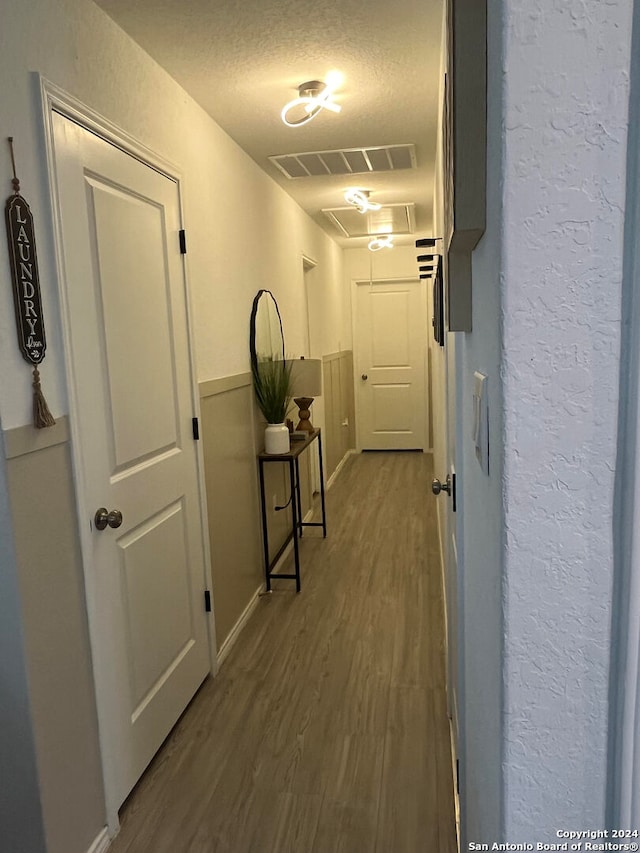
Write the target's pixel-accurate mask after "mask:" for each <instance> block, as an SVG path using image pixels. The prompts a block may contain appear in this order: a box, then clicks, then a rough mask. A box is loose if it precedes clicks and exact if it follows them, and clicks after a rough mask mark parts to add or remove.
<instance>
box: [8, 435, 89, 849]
mask: <svg viewBox="0 0 640 853" xmlns="http://www.w3.org/2000/svg"><path fill="white" fill-rule="evenodd" d="M68 440H69V430H68V423H67V418H60V419H59V421H58V423H57V424H56V425H55V426H54V427H51V428H49V429H43V430H35V429H34V428H33V427H32V426H24V427H18V428H16V429H12V430H8V431H6V432H4V433H3V443H4V452H5V456H6V457H7V478H8V489H9V499H10V502H11V513H12V516H13V529H14V537H15V548H16V554H17V558H18V565H19V584H20V594H21V598H22V608H23V620H24V622H23V624H24V635H25V646H26V651H27V662H28V663H27V667H28V678H29V690H30V696H31V712H32V716H33V730H34V737H35V743H36V752H37V762H38V775H39V781H40V792H41V800H42V810H43V816H44V823H45V830H46V836H47V850H48V851H49V853H83V851H86V850H87V849H88V847H89V845H90V844H91V842H92V841H93V839H94V838H95V837H96V835H97V833H98V832H101V831H102V829H103V827H104V824H105V806H104V792H103V787H102V768H101V763H100V748H99V742H98V719H97V712H96V705H95V694H94V686H93V675H92V664H91V651H90V646H89V628H88V621H87V611H86V601H85V592H84V575H83V570H82V559H81V553H80V543H79V535H78V523H77V512H76V501H75V494H74V484H73V470H72V466H71V456H70V448H69V441H68ZM1 846H2V845H1V844H0V847H1Z"/></svg>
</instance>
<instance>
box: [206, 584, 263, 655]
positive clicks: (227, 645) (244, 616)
mask: <svg viewBox="0 0 640 853" xmlns="http://www.w3.org/2000/svg"><path fill="white" fill-rule="evenodd" d="M263 590H264V583H262V584H260V586H259V587H258V589H257V590H256V591H255V592H254V594H253V596H252V597H251V599H250V601H249V603H248V604H247V606H246V607H245V609H244V610H243V611H242V613H241V614H240V617H239V619H238V621H237V622H236V624H235V625H234V626H233V628H232V629H231V631H230V632H229V633H228V634H227V638H226V639H225V641H224V643H223V644H222V645H221V646H220V650H219V652H218V656H217V658H216V660H217V662H218V668H220V666H221V665H222V663H223V661H224V660H225V658H226V657H227V655H228V654H229V652H230V651H231V649H232V648H233V646H234V644H235V642H236V640H237V639H238V637H239V636H240V633H241V632H242V629H243V628H244V626H245V625H246V624H247V622H248V621H249V618H250V616H251V614H252V613H253V611H254V610H255V609H256V607H257V606H258V601H260V597H259V596H260V593H261V592H262V591H263Z"/></svg>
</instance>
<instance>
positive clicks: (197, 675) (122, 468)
mask: <svg viewBox="0 0 640 853" xmlns="http://www.w3.org/2000/svg"><path fill="white" fill-rule="evenodd" d="M53 127H54V148H55V172H56V174H55V183H56V186H57V196H58V204H59V213H60V223H61V231H62V235H61V236H62V246H63V262H64V269H65V276H64V277H65V282H66V284H65V291H64V294H63V295H64V297H65V299H66V303H67V305H66V317H67V323H68V336H69V344H70V353H69V367H70V374H71V376H72V380H71V389H70V391H71V394H72V397H73V400H72V406H71V409H72V421H73V423H74V424H75V428H74V445H75V447H74V453H75V457H74V458H75V463H76V474H77V478H78V500H79V506H80V520H81V527H82V532H83V536H84V561H85V574H86V583H87V600H88V607H89V621H90V631H91V640H92V647H93V657H94V670H95V679H96V691H97V699H98V713H99V723H100V735H101V741H102V757H103V765H104V775H105V784H106V790H107V808H108V811H109V813H110V815H111V818H113V814H114V810H117V808H118V807H119V806H120V805H121V803H122V802H123V800H124V799H125V797H126V796H127V794H128V793H129V791H130V790H131V788H132V787H133V785H134V784H135V783H136V781H137V780H138V778H139V777H140V775H141V774H142V772H143V770H144V769H145V767H146V766H147V764H148V763H149V761H150V760H151V758H152V757H153V755H154V753H155V752H156V751H157V749H158V747H159V746H160V745H161V743H162V741H163V740H164V738H165V737H166V735H167V734H168V732H169V731H170V729H171V728H172V726H173V725H174V723H175V722H176V720H177V718H178V716H179V715H180V713H181V712H182V711H183V710H184V708H185V706H186V705H187V703H188V702H189V700H190V699H191V697H192V696H193V694H194V692H195V691H196V689H197V688H198V686H199V685H200V684H201V682H202V681H203V679H204V678H205V677H206V675H207V673H208V672H209V670H210V652H209V642H208V631H207V627H208V626H207V616H206V614H205V610H204V599H203V594H204V588H205V557H204V544H203V535H202V533H203V531H202V521H201V509H200V492H199V478H198V461H197V452H196V445H195V442H194V440H193V435H192V429H191V428H192V423H191V419H192V417H193V415H194V399H193V397H194V395H193V384H192V375H191V360H190V352H189V338H188V326H187V309H186V289H185V280H184V270H183V265H182V260H181V256H180V253H179V240H178V231H179V228H180V207H179V194H178V186H177V184H176V182H175V181H173V180H171V179H169V178H167V177H166V176H164V175H162V174H160V173H159V172H158V171H156V170H154V169H152V168H150V167H149V166H147V165H145V164H144V163H142V162H141V161H140V160H137V159H135V158H134V157H132V156H129V155H128V154H126V153H124V152H123V151H121V150H120V149H118V148H116V147H115V146H113V145H111V144H110V143H108V142H106V141H105V140H103V139H101V138H99V137H98V136H96V135H94V134H93V133H91V132H89V131H87V130H85V129H83V128H81V127H79V126H78V125H77V124H75V123H73V122H72V121H70V120H69V119H67V118H64V117H62V116H60V115H58V114H54V116H53ZM100 507H105V508H106V509H108V510H119V511H120V512H121V513H122V519H123V520H122V525H121V526H120V527H118V528H117V529H112V528H111V527H110V526H107V527H106V529H104V530H101V531H100V530H98V529H97V527H96V524H95V520H94V516H95V513H96V510H98V508H100Z"/></svg>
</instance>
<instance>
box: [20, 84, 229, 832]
mask: <svg viewBox="0 0 640 853" xmlns="http://www.w3.org/2000/svg"><path fill="white" fill-rule="evenodd" d="M34 76H35V77H36V79H37V81H38V83H39V89H40V101H41V108H42V128H43V134H44V146H45V153H46V162H47V176H48V184H49V196H50V200H51V215H52V221H53V237H54V240H53V242H54V252H55V274H56V279H57V280H56V290H57V294H58V298H59V300H60V323H61V328H62V342H63V352H64V364H65V378H66V391H67V395H68V406H69V427H70V434H71V441H70V445H71V448H70V450H71V461H72V470H73V479H74V487H75V494H76V511H77V519H78V536H79V540H80V551H81V559H82V567H83V574H84V581H85V605H86V608H87V619H88V625H89V639H90V645H91V649H92V659H93V658H94V654H93V651H94V646H95V641H96V640H95V637H94V636H93V635H92V631H91V623H92V617H93V609H94V608H93V602H94V595H93V592H92V583H91V574H90V572H88V571H87V566H88V559H87V555H88V554H89V553H90V548H89V531H88V530H87V529H86V524H85V513H84V512H83V507H84V506H86V501H85V500H83V492H84V482H85V480H84V470H83V461H82V459H81V458H80V452H79V447H80V442H79V424H78V415H77V411H78V403H77V400H76V396H75V370H74V364H73V362H72V359H71V352H72V349H71V333H70V323H69V303H68V299H67V291H66V284H65V282H66V275H65V265H64V252H63V240H62V221H61V214H60V207H59V201H58V191H57V182H56V180H55V175H56V161H55V155H54V137H53V113H54V112H57V113H59V114H61V115H63V116H64V117H66V118H68V119H70V120H71V121H73V122H75V123H76V124H78V125H79V126H80V127H82V128H84V129H85V130H88V131H90V132H91V133H94V134H95V135H96V136H98V137H100V138H101V139H104V140H105V141H106V142H108V143H110V144H111V145H113V146H114V147H116V148H119V149H120V150H121V151H123V152H124V153H125V154H128V155H130V156H132V157H134V158H135V159H137V160H140V161H141V162H142V163H144V164H145V165H147V166H149V167H150V168H152V169H155V171H157V172H159V173H160V174H162V175H164V176H165V177H167V178H169V179H170V180H172V181H174V182H175V184H176V186H177V190H178V207H179V217H180V223H181V225H184V183H183V178H182V173H181V171H180V169H178V168H177V167H176V166H175V165H174V164H173V163H171V162H170V161H169V160H167V159H165V158H164V157H161V156H160V155H159V154H157V153H156V152H155V151H153V150H151V149H150V148H147V147H146V146H145V145H143V144H142V143H141V142H139V141H138V140H137V139H135V138H134V137H133V136H131V135H130V134H128V133H127V132H126V131H124V130H122V129H121V128H120V127H119V126H118V125H116V124H114V123H113V122H111V121H109V120H108V119H106V118H104V116H102V115H100V114H99V113H97V112H96V111H95V110H93V109H92V108H91V107H89V106H87V105H86V104H84V103H82V102H81V101H79V100H78V99H77V98H75V97H73V95H70V94H68V93H67V92H66V91H64V90H63V89H61V88H60V87H59V86H57V85H56V84H55V83H52V82H51V81H49V80H47V79H46V78H45V77H43V76H42V75H40V74H35V75H34ZM182 264H183V270H182V272H183V282H184V284H183V286H184V291H185V309H186V319H187V338H188V341H189V369H190V373H191V402H192V407H193V413H194V416H196V417H198V418H199V417H200V397H199V392H198V384H197V372H196V353H195V336H194V326H193V313H192V305H191V298H190V288H189V270H188V263H187V256H186V254H184V255H182ZM196 458H197V468H198V495H199V504H200V516H201V530H202V549H203V556H204V578H203V581H204V583H205V586H206V587H207V588H208V589H212V581H211V553H210V547H209V537H208V536H207V531H208V516H207V503H206V488H205V478H204V455H203V448H202V444H201V443H200V442H198V444H197V447H196ZM214 614H215V602H214V606H213V607H212V612H211V613H210V614H207V615H208V617H209V618H208V619H207V628H208V639H209V659H210V664H211V673H212V674H213V675H215V673H216V671H217V668H218V662H217V648H216V635H215V615H214ZM94 693H95V698H96V704H97V706H98V707H99V706H100V699H101V697H100V696H99V693H100V691H99V688H98V684H97V682H96V679H95V671H94ZM98 732H99V741H100V757H101V768H102V775H103V784H104V793H105V808H106V819H107V826H108V830H109V835H110V836H111V837H113V836H114V835H115V834H116V833H117V832H118V829H119V827H120V822H119V818H118V807H119V804H116V803H114V802H112V801H111V794H110V792H109V791H108V790H107V786H106V780H105V765H106V763H107V762H108V761H109V746H110V745H109V744H107V743H105V741H104V734H103V732H102V730H101V727H100V724H99V720H98Z"/></svg>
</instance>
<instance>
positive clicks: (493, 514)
mask: <svg viewBox="0 0 640 853" xmlns="http://www.w3.org/2000/svg"><path fill="white" fill-rule="evenodd" d="M487 13H488V66H487V76H488V87H487V121H488V127H489V145H488V147H487V208H486V217H487V220H486V221H487V225H486V231H485V234H484V237H483V238H482V239H481V241H480V243H479V244H478V247H477V248H476V250H475V251H474V253H473V302H472V312H473V316H472V323H473V332H472V333H471V334H470V335H466V334H462V333H458V334H457V335H456V338H457V340H456V359H457V362H458V364H457V380H458V381H457V384H458V388H457V390H458V413H459V424H460V434H459V447H458V454H457V456H456V462H457V466H458V471H459V475H460V481H459V485H460V492H459V494H460V502H461V510H462V511H461V513H460V514H459V518H461V520H462V529H461V530H459V531H458V540H459V544H458V551H459V554H462V555H463V558H464V560H463V565H462V566H461V569H462V572H463V574H462V576H461V577H460V582H459V587H458V594H459V596H460V598H461V601H462V623H463V627H462V662H461V670H462V676H463V679H464V708H463V712H462V715H461V716H462V719H461V728H462V729H463V751H462V755H461V773H460V775H461V798H462V804H463V809H462V827H461V828H462V842H463V843H462V847H461V849H463V850H466V849H467V847H466V842H467V841H471V840H480V839H481V840H484V841H492V840H496V839H498V838H500V837H501V831H502V823H503V812H502V794H503V791H502V783H503V777H502V750H503V746H502V743H503V726H502V709H503V705H504V691H503V672H502V666H503V641H502V638H503V630H504V626H503V612H502V596H501V587H502V571H503V560H502V542H503V530H502V448H501V446H500V436H501V435H502V388H501V382H500V356H501V344H500V336H501V329H500V304H501V293H500V247H501V227H500V226H501V216H502V209H501V205H502V200H501V190H500V175H501V169H502V145H501V137H502V134H501V120H502V91H501V88H502V87H501V77H502V43H501V42H502V33H501V2H500V0H489V3H488V4H487ZM476 370H477V371H480V372H481V373H484V374H485V375H486V376H487V377H488V407H489V437H490V459H489V474H488V475H487V474H486V473H485V472H484V471H483V470H482V468H481V467H480V465H479V463H478V460H477V459H476V455H475V444H474V441H473V431H472V426H471V425H472V424H473V393H474V377H473V374H474V371H476ZM460 540H461V541H460ZM507 837H508V836H507Z"/></svg>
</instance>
